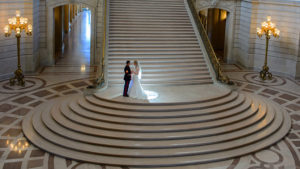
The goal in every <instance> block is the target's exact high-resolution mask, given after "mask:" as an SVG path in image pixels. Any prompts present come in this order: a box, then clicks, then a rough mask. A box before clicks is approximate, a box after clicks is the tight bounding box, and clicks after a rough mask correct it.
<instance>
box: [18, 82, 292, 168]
mask: <svg viewBox="0 0 300 169" xmlns="http://www.w3.org/2000/svg"><path fill="white" fill-rule="evenodd" d="M102 95H103V94H102V93H101V92H100V93H96V94H94V95H91V96H85V97H83V96H81V95H74V96H72V97H66V98H61V99H57V100H53V101H51V102H50V103H47V104H43V105H41V106H39V107H37V108H36V109H35V110H34V112H31V114H30V115H28V116H27V117H26V118H25V120H24V121H23V124H22V126H23V131H24V134H25V136H26V137H27V138H28V139H29V140H30V141H31V142H32V143H33V144H34V145H36V146H38V147H39V148H41V149H44V150H45V151H47V152H50V153H53V154H56V155H59V156H63V157H66V158H70V159H75V160H80V161H85V162H92V163H99V164H110V165H117V166H129V167H141V168H143V167H152V168H156V169H157V168H160V167H166V166H170V167H172V166H174V167H175V166H185V165H192V164H198V163H209V162H215V161H219V160H225V159H229V158H233V157H237V156H242V155H245V154H249V153H252V152H255V151H258V150H260V149H263V148H265V147H268V146H270V145H272V144H274V143H276V142H277V141H279V140H280V139H282V138H283V137H284V136H285V135H286V134H287V132H288V131H289V129H290V126H291V120H290V118H289V116H288V114H287V113H286V112H285V111H284V110H283V109H282V108H281V107H279V106H278V105H276V104H274V103H272V102H270V101H267V100H266V99H264V98H261V97H257V96H254V95H250V94H245V93H242V94H240V93H237V92H234V91H231V90H228V89H225V88H224V90H223V91H222V92H216V94H214V96H213V97H203V98H202V99H199V100H194V101H187V102H170V103H138V102H131V103H128V102H123V101H117V100H114V99H108V98H104V97H102Z"/></svg>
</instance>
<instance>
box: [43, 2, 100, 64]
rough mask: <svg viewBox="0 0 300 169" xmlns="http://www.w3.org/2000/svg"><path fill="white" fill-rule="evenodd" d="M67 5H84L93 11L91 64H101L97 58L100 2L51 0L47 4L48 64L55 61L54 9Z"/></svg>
mask: <svg viewBox="0 0 300 169" xmlns="http://www.w3.org/2000/svg"><path fill="white" fill-rule="evenodd" d="M67 4H84V5H85V6H87V7H88V8H89V9H90V10H91V49H90V52H91V53H90V64H91V65H93V64H95V63H99V61H97V58H98V57H97V56H96V31H97V24H96V23H97V6H98V0H51V1H47V2H46V9H47V19H46V21H47V58H46V59H47V63H48V64H50V65H53V64H54V62H55V60H54V28H53V26H52V25H54V12H53V9H54V8H56V7H58V6H63V5H67Z"/></svg>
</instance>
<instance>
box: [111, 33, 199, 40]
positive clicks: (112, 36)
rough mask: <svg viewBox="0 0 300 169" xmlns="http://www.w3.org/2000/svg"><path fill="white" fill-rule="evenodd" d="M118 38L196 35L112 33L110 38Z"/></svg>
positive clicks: (192, 35) (191, 35)
mask: <svg viewBox="0 0 300 169" xmlns="http://www.w3.org/2000/svg"><path fill="white" fill-rule="evenodd" d="M117 37H122V38H163V39H164V38H170V37H172V38H182V37H184V38H192V37H195V34H194V33H191V34H134V33H132V34H129V33H126V34H125V33H123V34H115V33H112V34H110V36H109V38H117Z"/></svg>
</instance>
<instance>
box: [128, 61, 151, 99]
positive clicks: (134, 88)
mask: <svg viewBox="0 0 300 169" xmlns="http://www.w3.org/2000/svg"><path fill="white" fill-rule="evenodd" d="M133 64H134V68H133V70H131V68H130V61H126V66H125V68H124V73H125V75H124V80H125V85H124V91H123V96H124V97H131V98H134V99H143V100H145V99H147V94H146V93H145V91H144V89H143V88H142V85H141V82H140V80H141V77H142V69H141V66H140V64H139V62H138V61H137V60H135V61H134V63H133Z"/></svg>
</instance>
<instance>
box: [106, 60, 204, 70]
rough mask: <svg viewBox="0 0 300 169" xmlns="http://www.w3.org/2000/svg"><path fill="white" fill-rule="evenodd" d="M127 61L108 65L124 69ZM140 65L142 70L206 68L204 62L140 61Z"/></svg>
mask: <svg viewBox="0 0 300 169" xmlns="http://www.w3.org/2000/svg"><path fill="white" fill-rule="evenodd" d="M124 61H125V60H123V62H121V63H116V62H109V63H110V64H109V65H108V67H109V68H121V69H123V68H124V63H125V62H124ZM139 62H140V65H141V67H142V69H144V68H145V69H147V68H153V67H171V66H172V67H173V66H175V67H178V68H180V67H185V66H199V67H203V66H204V67H206V64H205V63H203V62H199V60H198V61H197V62H195V61H194V62H170V61H169V62H165V63H164V62H158V63H153V62H142V61H139ZM131 68H132V69H133V68H134V66H133V64H132V66H131Z"/></svg>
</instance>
